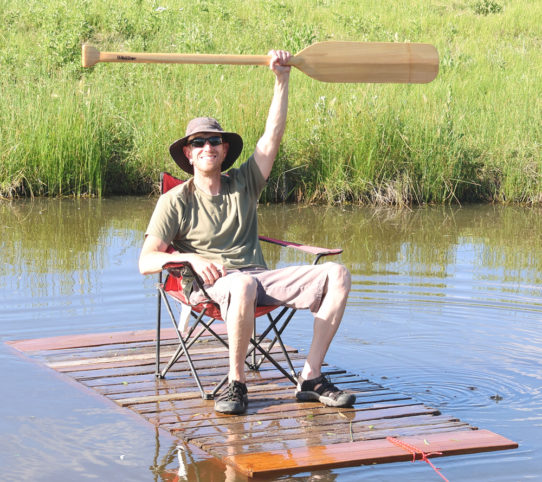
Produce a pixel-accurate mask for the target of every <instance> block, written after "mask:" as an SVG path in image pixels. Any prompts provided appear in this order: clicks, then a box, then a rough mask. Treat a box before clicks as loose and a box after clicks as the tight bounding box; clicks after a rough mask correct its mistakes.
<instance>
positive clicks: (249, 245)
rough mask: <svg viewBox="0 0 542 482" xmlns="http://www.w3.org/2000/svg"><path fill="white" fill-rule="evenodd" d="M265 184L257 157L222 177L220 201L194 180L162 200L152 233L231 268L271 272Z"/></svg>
mask: <svg viewBox="0 0 542 482" xmlns="http://www.w3.org/2000/svg"><path fill="white" fill-rule="evenodd" d="M265 183H266V180H265V179H264V177H263V176H262V173H261V171H260V168H259V167H258V165H257V164H256V161H255V160H254V156H253V155H252V156H250V158H249V159H248V160H247V161H246V162H245V163H243V164H242V165H241V166H240V167H239V168H238V169H230V170H229V171H228V173H227V175H226V174H222V178H221V188H220V194H219V195H217V196H211V195H209V194H206V193H204V192H202V191H201V190H199V189H198V188H197V187H196V185H195V183H194V179H193V178H191V179H189V180H188V181H186V182H185V183H183V184H181V185H179V186H176V187H174V188H173V189H171V190H169V191H168V192H166V193H165V194H163V195H162V196H160V199H159V200H158V202H157V204H156V208H155V210H154V213H153V215H152V217H151V220H150V223H149V226H148V228H147V231H146V234H147V235H149V234H150V235H153V236H157V237H158V238H160V239H161V240H162V241H164V242H165V243H168V244H172V245H173V247H174V248H175V249H176V250H177V251H179V252H182V253H197V254H199V255H201V256H203V257H205V258H207V259H209V260H211V261H216V262H218V263H220V264H222V265H224V266H225V267H226V268H245V267H253V266H256V267H260V266H261V267H266V265H265V261H264V258H263V254H262V250H261V247H260V242H259V239H258V215H257V204H258V198H259V196H260V194H261V191H262V190H263V188H264V186H265Z"/></svg>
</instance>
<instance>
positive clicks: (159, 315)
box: [154, 273, 162, 378]
mask: <svg viewBox="0 0 542 482" xmlns="http://www.w3.org/2000/svg"><path fill="white" fill-rule="evenodd" d="M158 284H159V285H161V284H162V273H159V275H158ZM157 291H158V293H157V294H158V296H157V298H158V306H157V309H156V368H155V371H154V375H155V377H156V378H162V376H161V375H160V342H161V334H160V323H161V319H162V293H161V291H160V289H158V290H157Z"/></svg>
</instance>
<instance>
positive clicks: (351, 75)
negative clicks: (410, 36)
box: [290, 42, 438, 84]
mask: <svg viewBox="0 0 542 482" xmlns="http://www.w3.org/2000/svg"><path fill="white" fill-rule="evenodd" d="M290 64H291V65H294V66H295V67H297V68H298V69H299V70H301V71H302V72H304V73H305V74H307V75H309V76H310V77H312V78H314V79H317V80H320V81H323V82H377V83H384V82H386V83H387V82H390V83H413V84H424V83H427V82H431V81H432V80H433V79H434V78H435V77H436V76H437V73H438V52H437V50H436V49H435V47H434V46H432V45H429V44H417V43H387V42H319V43H315V44H313V45H310V46H309V47H307V48H306V49H304V50H302V51H301V52H299V53H298V54H297V55H296V56H295V57H293V59H292V60H291V61H290Z"/></svg>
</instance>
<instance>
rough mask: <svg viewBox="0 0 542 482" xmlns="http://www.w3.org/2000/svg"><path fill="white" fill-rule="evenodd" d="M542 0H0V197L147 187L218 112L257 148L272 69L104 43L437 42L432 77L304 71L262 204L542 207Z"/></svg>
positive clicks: (172, 46)
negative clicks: (182, 59) (363, 79)
mask: <svg viewBox="0 0 542 482" xmlns="http://www.w3.org/2000/svg"><path fill="white" fill-rule="evenodd" d="M540 18H542V4H541V3H540V2H539V1H537V0H531V1H529V0H525V1H515V2H512V1H511V0H495V1H493V0H472V1H471V0H468V1H460V0H458V1H455V2H444V1H429V2H415V1H399V2H381V1H376V0H373V1H371V0H361V1H353V0H271V1H264V0H186V1H185V0H183V1H173V0H155V1H150V0H124V1H122V2H121V1H105V0H92V1H90V0H72V1H69V2H68V1H67V0H52V1H50V2H48V3H46V2H38V1H35V0H29V1H27V2H25V3H24V4H21V3H20V2H16V1H15V0H4V2H2V3H0V22H1V23H0V24H1V25H2V30H1V32H0V65H1V69H0V96H1V99H2V101H1V102H0V195H2V196H4V197H14V196H20V195H104V194H112V193H147V192H150V191H152V190H153V189H154V186H155V182H156V179H157V177H158V173H159V171H161V170H169V171H172V172H176V173H178V174H181V173H180V172H179V171H178V169H177V168H176V166H175V164H174V163H173V161H172V160H171V159H170V158H169V154H168V146H169V144H170V143H171V142H172V141H173V140H175V139H177V138H178V137H181V136H182V135H183V133H184V128H185V125H186V123H187V121H188V120H189V119H190V118H192V117H194V116H199V115H212V116H214V117H217V118H218V119H219V120H220V122H221V123H222V125H223V126H224V127H225V128H226V129H230V130H236V131H238V132H239V133H240V134H241V135H242V136H243V138H244V140H245V145H246V149H245V151H244V157H245V158H246V157H247V156H248V155H249V154H250V150H251V149H252V148H253V146H254V145H255V143H256V141H257V139H258V137H259V136H260V135H261V133H262V129H263V126H264V123H265V119H266V116H267V110H268V106H269V102H270V98H271V95H272V86H273V81H274V79H273V75H272V73H270V72H269V70H268V69H266V68H265V67H239V66H205V65H196V66H188V65H159V64H152V65H143V64H138V65H128V64H98V65H96V66H95V67H93V68H91V69H83V68H82V67H81V66H80V63H81V44H82V43H83V42H87V41H88V42H90V43H92V44H94V45H96V46H97V47H98V48H99V49H100V50H113V51H123V50H124V51H151V52H152V51H159V52H200V53H241V54H245V53H246V54H252V53H255V54H260V53H267V51H268V50H269V49H271V48H286V49H289V50H290V51H292V52H294V53H295V52H298V51H300V50H301V49H303V48H304V47H306V46H307V45H310V44H311V43H314V42H316V41H323V40H356V41H399V42H405V41H411V42H427V43H432V44H434V45H435V46H436V47H437V49H438V50H439V53H440V72H439V75H438V77H437V79H436V80H435V81H433V82H432V83H430V84H425V85H392V84H328V83H322V82H318V81H315V80H312V79H311V78H309V77H308V76H306V75H304V74H303V73H301V72H299V71H294V72H293V74H292V79H291V90H290V94H291V97H290V99H291V100H290V111H289V117H288V126H287V130H286V134H285V137H284V140H283V143H282V147H281V151H280V153H279V158H278V160H277V163H276V166H275V168H274V170H273V173H272V175H271V178H270V182H269V185H268V188H267V190H266V192H265V193H264V200H266V201H282V200H298V201H305V202H326V203H338V202H354V203H379V204H380V203H381V204H410V203H451V202H465V201H496V202H525V203H539V202H542V158H541V142H542V128H541V126H542V123H541V119H542V101H541V98H540V85H542V53H541V52H542V51H541V49H542V40H541V37H540V22H539V20H540Z"/></svg>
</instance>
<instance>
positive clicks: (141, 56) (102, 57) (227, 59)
mask: <svg viewBox="0 0 542 482" xmlns="http://www.w3.org/2000/svg"><path fill="white" fill-rule="evenodd" d="M270 60H271V57H270V56H269V55H230V54H176V53H146V52H144V53H132V52H100V53H99V59H98V62H134V63H157V64H161V63H166V64H222V65H269V62H270ZM295 62H296V61H295V57H292V58H291V59H290V62H289V63H288V65H295Z"/></svg>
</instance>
